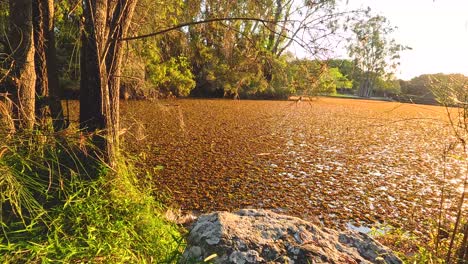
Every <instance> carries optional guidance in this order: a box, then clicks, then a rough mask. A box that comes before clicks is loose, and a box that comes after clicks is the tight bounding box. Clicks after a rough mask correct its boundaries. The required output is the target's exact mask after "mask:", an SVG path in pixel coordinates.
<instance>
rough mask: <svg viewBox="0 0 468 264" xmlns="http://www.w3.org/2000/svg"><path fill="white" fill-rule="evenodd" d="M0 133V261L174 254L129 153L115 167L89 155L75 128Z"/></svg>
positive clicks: (150, 259) (155, 259)
mask: <svg viewBox="0 0 468 264" xmlns="http://www.w3.org/2000/svg"><path fill="white" fill-rule="evenodd" d="M1 138H5V140H4V142H1V143H0V153H1V154H0V205H1V208H0V209H1V218H0V224H1V228H2V230H1V231H0V262H1V263H73V262H91V263H174V262H176V261H177V259H178V258H179V256H180V255H181V252H182V250H183V246H184V240H183V236H182V234H181V233H180V230H179V227H178V226H176V225H174V224H172V223H169V222H168V221H166V220H165V219H164V217H163V216H162V214H163V212H164V210H165V209H166V208H165V206H164V205H163V204H161V203H160V202H158V201H156V200H154V198H153V197H152V196H151V194H150V193H151V188H150V187H149V185H148V184H147V183H146V182H145V183H141V182H140V180H138V178H140V177H138V174H139V173H144V172H138V171H137V170H136V169H135V168H134V167H133V166H132V162H133V161H132V159H131V158H128V157H127V158H123V157H122V159H121V162H120V163H119V166H118V169H117V171H111V170H109V169H108V168H107V167H106V166H105V165H104V164H102V163H100V162H98V161H92V162H90V160H89V157H86V155H83V154H82V153H83V151H82V150H83V149H85V147H86V148H88V149H89V147H90V146H89V145H85V143H84V142H85V141H84V140H83V137H82V136H81V135H80V134H79V133H78V132H72V133H68V134H67V135H65V136H63V135H62V136H57V135H44V134H41V133H39V132H35V133H33V134H28V135H21V136H20V135H18V134H16V135H14V137H1ZM146 176H147V175H146Z"/></svg>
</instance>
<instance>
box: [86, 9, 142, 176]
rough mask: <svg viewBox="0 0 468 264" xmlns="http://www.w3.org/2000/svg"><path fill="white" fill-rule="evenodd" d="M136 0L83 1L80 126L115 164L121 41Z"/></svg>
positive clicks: (114, 164) (109, 162) (106, 157)
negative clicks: (91, 135)
mask: <svg viewBox="0 0 468 264" xmlns="http://www.w3.org/2000/svg"><path fill="white" fill-rule="evenodd" d="M136 3H137V0H118V1H117V2H116V1H112V0H107V1H106V0H86V1H84V6H83V13H84V19H85V22H84V25H83V31H82V51H81V83H80V86H81V91H80V94H81V97H80V124H81V125H80V126H81V127H82V128H83V129H86V130H87V131H88V132H96V131H97V130H102V132H103V134H102V135H100V136H95V143H96V145H97V146H98V147H99V148H100V149H101V150H102V151H103V153H102V155H103V158H104V160H105V161H106V162H107V163H108V164H109V166H110V167H115V166H116V163H117V160H116V159H117V152H118V144H119V140H118V137H119V135H118V131H119V95H120V94H119V93H120V87H119V86H120V71H121V63H122V56H123V51H122V42H121V41H120V39H122V38H124V37H125V36H126V33H127V30H128V28H129V25H130V21H131V19H132V16H133V12H134V9H135V6H136Z"/></svg>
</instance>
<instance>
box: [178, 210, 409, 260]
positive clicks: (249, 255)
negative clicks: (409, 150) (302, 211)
mask: <svg viewBox="0 0 468 264" xmlns="http://www.w3.org/2000/svg"><path fill="white" fill-rule="evenodd" d="M187 242H188V245H187V248H186V250H185V252H184V260H185V261H203V260H204V259H205V258H207V257H209V256H212V255H213V254H216V255H217V257H216V258H214V259H213V261H214V262H215V263H236V264H244V263H388V264H396V263H402V262H401V260H400V259H399V258H397V257H396V256H395V255H394V254H393V253H392V252H391V251H390V250H389V249H388V248H386V247H384V246H383V245H381V244H380V243H378V242H377V241H375V240H373V239H372V238H370V237H369V236H367V235H365V234H360V233H359V234H358V233H355V232H351V231H347V232H337V231H334V230H331V229H327V228H319V227H317V226H315V225H313V224H312V223H310V222H307V221H304V220H301V219H299V218H296V217H291V216H286V215H280V214H277V213H274V212H271V211H268V210H253V209H247V210H240V211H238V212H235V213H229V212H215V213H211V214H206V215H202V216H200V217H199V218H198V220H197V221H196V222H195V223H194V224H193V226H192V228H191V230H190V234H189V237H188V241H187Z"/></svg>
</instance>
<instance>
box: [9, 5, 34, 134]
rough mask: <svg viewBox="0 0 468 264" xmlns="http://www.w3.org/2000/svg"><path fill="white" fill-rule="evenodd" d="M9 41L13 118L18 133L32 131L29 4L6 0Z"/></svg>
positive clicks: (31, 61) (31, 44)
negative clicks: (12, 64)
mask: <svg viewBox="0 0 468 264" xmlns="http://www.w3.org/2000/svg"><path fill="white" fill-rule="evenodd" d="M9 8H10V10H9V11H10V16H9V22H10V30H9V41H10V44H11V49H12V55H11V56H12V58H13V60H14V66H13V70H12V79H13V81H14V86H15V87H14V88H15V90H14V94H13V103H14V106H13V114H14V118H15V119H16V121H17V122H16V126H17V127H18V128H20V129H32V128H33V127H34V121H35V118H34V111H35V109H34V108H35V94H34V93H35V83H36V72H35V70H34V40H33V39H34V37H33V25H32V0H10V1H9Z"/></svg>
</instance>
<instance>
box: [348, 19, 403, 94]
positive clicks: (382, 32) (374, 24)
mask: <svg viewBox="0 0 468 264" xmlns="http://www.w3.org/2000/svg"><path fill="white" fill-rule="evenodd" d="M394 30H395V28H394V27H392V26H390V24H389V22H388V20H387V19H386V18H385V17H383V16H379V15H378V16H373V17H364V18H363V19H361V20H359V21H357V22H355V23H354V24H353V27H352V31H353V33H354V35H355V39H354V41H352V42H351V43H350V44H349V46H348V51H349V55H350V56H351V57H353V58H354V62H355V64H356V66H357V67H358V68H359V69H361V70H362V78H361V82H360V85H359V89H358V95H359V96H362V97H370V96H371V95H372V93H373V90H374V89H375V86H376V84H377V80H378V79H379V78H382V79H384V80H385V79H389V76H391V73H392V72H393V71H394V70H395V69H396V67H397V66H398V65H399V62H398V59H399V58H400V52H401V51H404V50H405V49H408V47H405V46H403V45H401V44H398V43H396V41H395V40H394V39H391V38H390V34H391V33H392V32H393V31H394Z"/></svg>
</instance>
